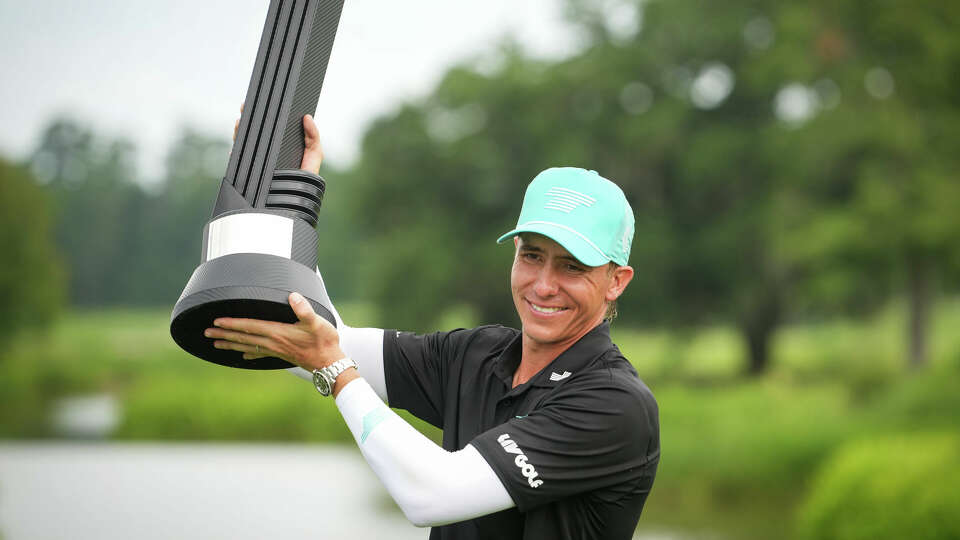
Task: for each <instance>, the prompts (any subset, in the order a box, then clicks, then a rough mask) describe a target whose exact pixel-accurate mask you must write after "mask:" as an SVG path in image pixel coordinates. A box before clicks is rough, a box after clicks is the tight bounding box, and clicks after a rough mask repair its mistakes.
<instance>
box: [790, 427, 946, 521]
mask: <svg viewBox="0 0 960 540" xmlns="http://www.w3.org/2000/svg"><path fill="white" fill-rule="evenodd" d="M799 528H800V533H801V534H800V537H801V538H806V539H811V540H814V539H816V540H820V539H823V540H827V539H830V540H860V539H864V540H867V539H870V540H872V539H874V538H912V539H915V540H926V539H930V540H933V539H941V538H942V539H947V538H960V436H957V435H955V434H949V435H946V434H943V435H939V434H927V435H909V436H908V435H901V436H899V437H897V438H887V439H877V440H868V441H861V442H858V443H854V444H850V445H847V446H845V447H842V448H841V449H840V450H839V451H837V453H836V454H834V456H833V457H832V458H831V459H830V460H828V462H827V463H826V464H825V465H824V466H823V468H822V469H821V470H820V472H819V474H818V475H817V477H816V478H815V480H814V483H813V486H812V489H811V491H810V494H809V496H808V498H807V500H806V502H805V503H804V505H803V507H802V509H801V512H800V520H799Z"/></svg>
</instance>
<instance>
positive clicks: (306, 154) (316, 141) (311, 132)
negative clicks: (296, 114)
mask: <svg viewBox="0 0 960 540" xmlns="http://www.w3.org/2000/svg"><path fill="white" fill-rule="evenodd" d="M240 114H243V105H242V104H241V105H240ZM239 129H240V119H239V118H237V121H236V122H234V123H233V140H234V142H236V140H237V130H239ZM303 146H304V148H303V159H301V160H300V170H303V171H307V172H312V173H313V174H320V164H321V163H322V162H323V148H321V147H320V131H319V130H318V129H317V124H316V122H314V121H313V116H310V115H309V114H307V115H304V116H303Z"/></svg>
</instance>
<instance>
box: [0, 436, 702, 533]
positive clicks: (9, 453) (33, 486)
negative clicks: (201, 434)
mask: <svg viewBox="0 0 960 540" xmlns="http://www.w3.org/2000/svg"><path fill="white" fill-rule="evenodd" d="M428 531H429V529H418V528H416V527H414V526H413V525H410V523H409V522H408V521H407V520H406V519H405V518H404V517H403V514H401V513H400V512H399V510H397V509H396V507H395V506H394V505H393V503H392V501H390V499H389V496H388V495H387V493H386V491H385V490H384V489H383V487H382V485H381V484H380V481H379V480H378V479H377V478H376V477H375V476H374V475H373V473H372V472H371V470H370V468H369V467H368V466H367V464H366V463H365V462H364V461H363V458H362V457H361V456H360V453H359V452H358V451H357V450H356V448H354V447H349V446H335V445H303V444H296V445H294V444H290V445H283V444H153V443H151V444H136V443H123V444H120V443H107V442H100V443H97V442H89V443H66V442H50V443H10V442H8V443H0V538H2V540H59V539H70V540H88V539H96V540H111V539H123V540H129V539H135V540H153V539H157V540H161V539H162V540H169V539H172V538H176V539H178V540H193V539H196V540H200V539H203V540H215V539H221V538H222V539H231V540H243V539H248V538H249V539H254V538H256V539H263V538H282V539H285V540H295V539H301V538H303V539H306V538H310V539H317V538H336V539H340V538H349V539H350V540H367V539H370V540H373V539H391V540H408V539H410V540H412V539H417V540H424V539H426V538H427V536H428ZM635 538H637V539H643V540H679V539H681V538H683V537H681V536H678V535H675V534H671V533H664V532H660V533H651V532H646V533H643V534H642V535H638V536H636V537H635Z"/></svg>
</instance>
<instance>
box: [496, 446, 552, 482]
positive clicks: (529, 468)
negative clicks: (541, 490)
mask: <svg viewBox="0 0 960 540" xmlns="http://www.w3.org/2000/svg"><path fill="white" fill-rule="evenodd" d="M497 442H498V443H500V446H502V447H503V450H504V451H505V452H507V453H508V454H516V455H517V457H515V458H514V459H513V462H514V463H515V464H516V465H517V467H520V472H521V473H522V474H523V476H524V477H525V478H526V479H527V483H528V484H530V487H532V488H538V487H540V486H541V485H542V484H543V480H537V476H539V474H537V470H536V469H535V468H533V465H531V464H530V463H527V456H526V454H524V453H523V450H520V447H519V446H517V443H515V442H513V440H512V439H510V435H507V434H506V433H504V434H503V435H501V436H499V437H497Z"/></svg>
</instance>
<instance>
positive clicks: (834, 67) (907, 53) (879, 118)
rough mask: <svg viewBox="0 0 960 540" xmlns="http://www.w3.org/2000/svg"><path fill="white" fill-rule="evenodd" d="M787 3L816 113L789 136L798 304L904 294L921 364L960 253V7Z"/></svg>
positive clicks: (850, 304)
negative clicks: (941, 293) (937, 298)
mask: <svg viewBox="0 0 960 540" xmlns="http://www.w3.org/2000/svg"><path fill="white" fill-rule="evenodd" d="M792 11H794V12H795V13H794V16H793V17H792V20H794V21H799V22H798V23H797V24H795V25H794V27H793V28H792V31H794V32H795V33H796V37H795V41H798V42H800V43H805V44H806V45H807V47H808V48H809V50H810V52H809V54H808V55H807V57H808V62H807V65H806V69H804V70H796V69H794V70H792V71H791V73H790V75H791V77H793V79H794V80H795V81H797V82H796V84H797V88H803V89H806V91H807V92H809V96H810V98H811V99H810V103H809V108H810V110H809V115H810V116H811V117H812V118H810V119H809V121H805V122H806V123H805V125H802V126H798V129H796V131H795V132H794V133H792V134H790V136H789V137H784V138H783V141H782V142H783V144H784V147H783V148H782V153H784V154H786V153H788V152H789V153H792V155H793V156H794V159H792V160H791V161H790V163H788V164H786V166H785V167H784V168H783V173H784V176H785V177H786V178H787V179H788V180H789V181H788V182H784V185H783V186H782V187H783V189H782V198H781V199H780V204H779V206H780V210H781V212H782V213H781V215H780V218H781V220H782V221H781V222H780V225H779V228H780V229H781V230H782V231H783V236H782V239H783V243H784V254H785V256H786V257H787V258H789V259H791V261H792V263H793V268H794V269H795V270H796V276H797V278H798V279H797V283H798V285H799V289H798V291H799V292H801V293H802V294H800V295H798V297H799V298H803V299H804V301H803V302H797V303H798V304H801V303H803V304H807V307H811V306H812V307H813V308H814V309H819V310H827V311H836V310H841V309H845V310H847V311H849V310H850V309H854V310H857V311H860V312H863V311H865V310H868V309H872V308H874V307H876V306H877V305H879V304H880V302H881V301H883V300H885V299H886V298H888V297H889V295H890V294H891V293H900V294H905V296H906V297H907V300H908V302H907V305H908V317H907V318H906V319H907V321H908V328H907V335H908V336H909V351H908V361H909V365H910V366H912V367H919V366H922V365H924V364H926V363H927V359H928V356H929V354H928V345H927V341H928V338H927V332H928V330H927V329H928V327H929V325H930V320H929V319H930V312H931V308H932V303H933V298H934V295H935V292H936V289H937V287H938V282H939V281H941V280H942V279H943V278H944V277H945V276H946V275H948V274H949V273H951V272H953V273H955V272H956V266H955V265H956V261H957V260H958V257H960V244H958V242H957V238H960V212H957V211H956V205H957V201H960V183H958V182H957V179H956V171H957V170H958V165H960V157H958V155H957V152H956V141H957V140H958V139H960V108H958V105H960V98H958V95H957V92H956V83H957V82H958V80H957V73H960V40H957V39H956V36H955V31H954V29H955V28H956V26H957V24H960V6H957V5H955V4H951V3H940V2H920V3H916V4H913V5H911V8H910V9H909V10H904V9H898V8H897V6H895V5H889V6H886V7H884V8H879V7H878V6H876V5H875V4H874V3H868V2H860V1H858V2H847V3H842V4H835V3H826V2H818V3H815V4H813V9H810V8H809V7H808V8H807V12H806V13H805V14H801V13H799V9H797V8H793V10H792ZM801 309H803V308H801Z"/></svg>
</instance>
